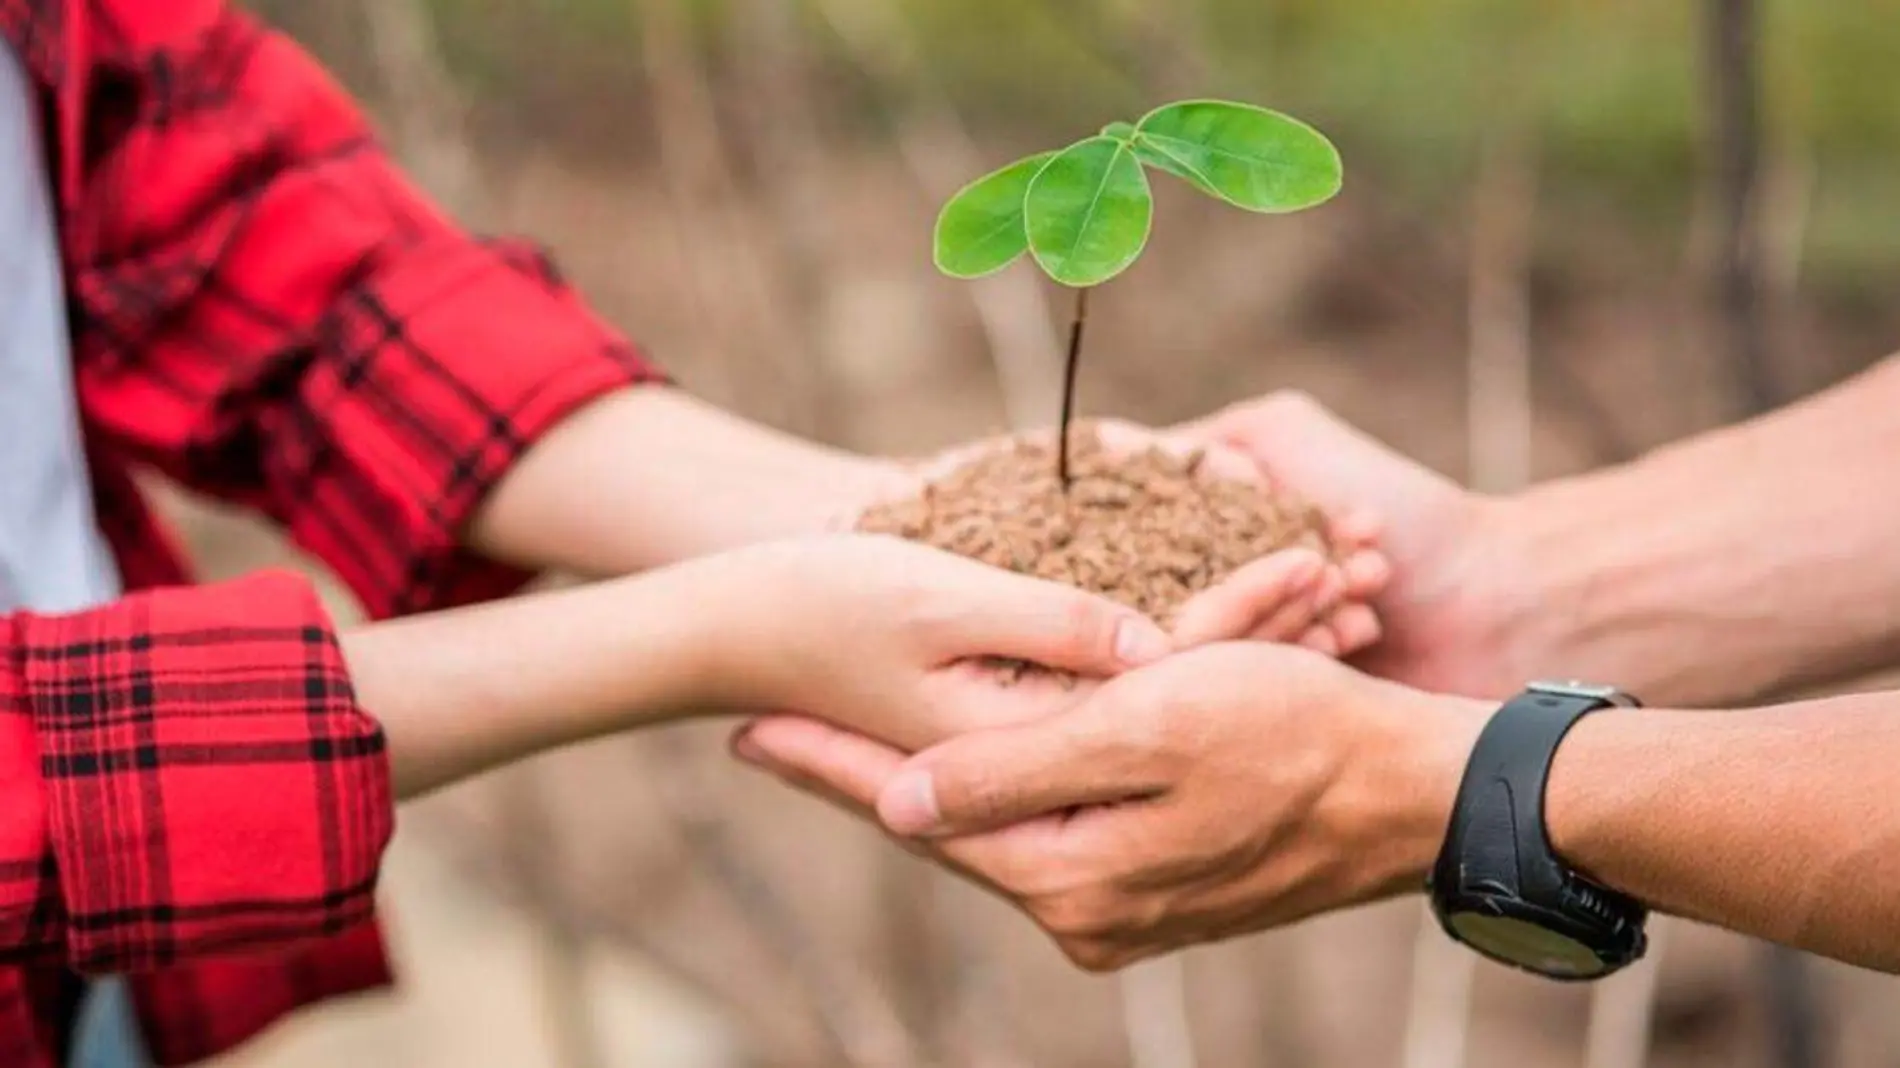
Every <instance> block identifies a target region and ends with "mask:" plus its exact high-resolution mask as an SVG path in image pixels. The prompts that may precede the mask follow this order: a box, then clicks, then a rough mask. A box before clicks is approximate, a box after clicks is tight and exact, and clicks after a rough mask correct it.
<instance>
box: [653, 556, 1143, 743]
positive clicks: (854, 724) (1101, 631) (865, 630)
mask: <svg viewBox="0 0 1900 1068" xmlns="http://www.w3.org/2000/svg"><path fill="white" fill-rule="evenodd" d="M681 570H682V571H688V570H690V571H693V572H695V574H693V575H690V576H688V578H689V579H690V581H688V582H687V583H686V584H685V585H684V586H683V587H682V588H683V589H690V590H692V591H693V599H694V601H695V603H696V604H698V605H700V606H702V608H703V609H704V610H706V611H708V612H709V613H710V615H711V616H712V617H713V619H714V620H716V624H715V625H716V627H717V631H718V633H717V641H716V643H715V644H716V647H717V649H718V653H717V654H716V655H715V656H714V657H713V658H712V659H711V660H709V661H708V665H707V670H705V671H703V672H701V673H700V674H701V676H702V691H703V700H705V701H706V703H708V704H709V705H711V706H714V707H717V708H719V709H721V710H723V711H741V712H762V711H773V710H785V711H796V712H801V713H804V714H807V715H810V716H815V717H819V718H822V719H824V720H826V721H827V722H830V723H834V724H837V725H838V726H840V727H846V728H849V729H851V730H854V731H858V732H860V733H863V734H866V735H869V736H871V737H874V738H879V739H882V740H885V741H888V742H892V743H894V744H898V745H902V746H904V747H906V748H917V747H920V746H923V745H928V744H931V743H934V742H937V741H940V740H942V739H944V738H946V737H949V736H951V735H953V734H957V733H961V732H964V731H969V730H972V729H977V728H982V727H989V726H995V725H998V724H1005V723H1015V722H1021V721H1023V720H1027V719H1033V718H1036V717H1038V716H1043V715H1048V714H1050V713H1053V712H1055V711H1058V710H1060V709H1061V708H1064V707H1067V706H1068V705H1070V704H1072V703H1074V702H1075V701H1076V700H1078V699H1080V697H1081V696H1083V695H1084V694H1085V693H1086V692H1087V689H1088V682H1087V680H1092V679H1101V678H1105V677H1108V676H1112V675H1114V674H1117V673H1118V672H1120V671H1123V670H1125V669H1127V668H1131V667H1135V666H1138V665H1141V664H1144V663H1148V662H1151V661H1153V660H1156V659H1159V658H1160V657H1162V656H1165V655H1166V654H1167V653H1168V652H1169V651H1170V649H1171V645H1170V643H1169V641H1168V638H1167V635H1166V634H1164V633H1163V632H1162V631H1161V629H1160V627H1159V626H1157V625H1156V624H1155V623H1154V622H1152V621H1151V620H1148V619H1146V618H1145V617H1143V616H1141V615H1140V614H1139V613H1137V612H1135V611H1134V610H1132V609H1129V608H1125V607H1123V606H1121V605H1118V604H1115V603H1114V602H1112V601H1109V600H1108V599H1106V598H1103V597H1098V596H1095V595H1093V594H1088V593H1084V592H1082V591H1080V590H1076V589H1072V588H1070V587H1067V586H1061V585H1057V584H1055V583H1051V582H1044V581H1040V580H1036V579H1031V578H1026V577H1023V576H1020V575H1015V574H1011V573H1010V572H1007V571H1003V570H1000V569H997V568H993V567H990V566H988V565H986V564H980V563H976V562H975V561H971V560H965V559H963V558H960V557H957V556H953V555H951V554H949V553H945V552H940V551H938V550H935V549H930V548H926V547H923V546H920V545H914V544H910V543H907V542H903V541H900V540H898V539H895V538H888V537H881V536H873V535H839V536H832V537H824V538H815V539H806V540H800V541H788V542H782V543H776V544H767V545H762V546H757V547H754V548H751V549H743V550H738V551H735V552H729V553H725V554H722V555H719V556H714V557H707V558H704V559H702V560H699V561H695V562H693V563H690V564H686V565H683V566H682V569H681ZM996 661H1019V662H1028V663H1033V664H1036V665H1040V666H1042V667H1047V668H1053V669H1056V670H1058V671H1060V672H1063V673H1066V675H1068V676H1070V677H1072V678H1074V679H1076V680H1079V681H1075V682H1067V683H1059V682H1057V681H1056V680H1055V679H1054V678H1053V677H1050V676H1048V675H1046V674H1044V675H1037V674H1030V675H1025V676H1023V677H1022V678H1020V679H1018V680H1016V681H1014V682H1013V683H1011V684H1009V685H1003V684H1002V683H1001V681H1000V680H999V678H998V674H997V672H996V670H994V666H993V665H994V663H995V662H996Z"/></svg>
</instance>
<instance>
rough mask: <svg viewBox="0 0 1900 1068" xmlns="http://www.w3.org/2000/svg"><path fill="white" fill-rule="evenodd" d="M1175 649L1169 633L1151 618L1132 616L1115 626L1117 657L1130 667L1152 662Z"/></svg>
mask: <svg viewBox="0 0 1900 1068" xmlns="http://www.w3.org/2000/svg"><path fill="white" fill-rule="evenodd" d="M1173 651H1174V647H1173V643H1171V642H1170V641H1168V635H1167V633H1166V632H1164V631H1163V630H1162V629H1161V628H1160V627H1158V626H1156V625H1155V624H1154V623H1153V622H1151V621H1149V620H1146V619H1142V618H1140V617H1138V616H1130V617H1128V618H1126V619H1124V620H1122V621H1121V622H1120V623H1119V624H1117V625H1116V627H1115V658H1116V659H1118V660H1120V661H1121V662H1122V663H1124V664H1127V665H1128V666H1130V667H1141V666H1142V665H1143V664H1152V663H1154V662H1155V661H1157V660H1160V659H1161V658H1163V657H1165V656H1167V655H1168V654H1169V653H1171V652H1173Z"/></svg>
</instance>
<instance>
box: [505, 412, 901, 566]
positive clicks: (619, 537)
mask: <svg viewBox="0 0 1900 1068" xmlns="http://www.w3.org/2000/svg"><path fill="white" fill-rule="evenodd" d="M902 477H903V476H902V474H901V473H900V472H899V470H898V469H897V467H896V465H894V464H891V463H889V462H886V461H882V460H875V459H870V458H867V457H863V456H859V455H856V454H852V453H847V452H843V451H840V450H836V449H830V448H826V447H824V446H821V445H816V444H813V443H811V442H808V441H803V440H800V439H798V438H795V437H792V436H790V435H787V434H781V433H779V432H777V431H774V430H771V429H768V428H766V427H762V426H759V425H758V424H756V423H750V422H747V421H745V420H743V419H740V418H739V417H737V416H734V415H731V414H729V413H726V412H722V411H720V410H719V409H717V408H714V407H712V406H711V405H708V404H705V403H703V402H700V401H698V400H695V399H694V398H692V397H690V396H688V395H686V394H684V393H682V392H680V391H678V390H675V389H670V388H666V387H642V388H635V389H629V390H624V391H621V392H619V393H616V394H613V395H610V396H608V397H605V398H603V399H601V400H600V401H597V402H595V403H594V404H592V405H590V406H589V407H588V408H586V409H584V410H582V411H580V412H578V413H576V414H575V415H574V416H572V417H571V418H569V419H568V420H567V421H566V422H564V423H563V424H562V425H561V426H559V427H557V428H555V430H554V431H552V432H551V433H550V434H548V436H547V437H546V438H544V439H543V440H542V441H540V442H539V443H537V444H536V445H535V446H534V447H533V448H532V449H531V450H529V452H528V453H527V455H526V456H525V457H523V458H522V460H521V462H520V463H518V464H517V465H516V466H515V468H514V469H513V470H512V471H511V472H509V474H508V475H506V476H505V477H504V478H503V479H502V480H501V482H500V483H499V484H498V485H497V486H496V488H495V490H494V492H493V493H492V494H491V495H490V496H489V498H488V500H487V502H486V503H485V504H484V506H483V507H482V509H481V510H480V511H479V512H478V513H477V514H476V516H475V519H474V522H473V523H472V524H471V526H470V528H469V531H468V536H467V540H468V541H469V543H470V544H471V546H472V547H474V548H476V549H478V550H481V551H482V552H484V553H487V554H488V555H491V556H494V557H496V558H497V559H501V560H505V561H508V562H510V563H514V564H519V565H522V566H526V567H530V568H536V569H539V568H562V569H566V570H570V571H576V572H580V573H583V574H595V575H610V574H625V573H627V572H631V571H639V570H643V569H646V568H649V567H655V566H658V565H661V564H666V563H672V562H675V561H679V560H684V559H687V558H690V557H693V556H698V555H702V554H705V553H709V552H716V551H719V550H721V549H729V548H735V547H738V546H742V545H748V544H753V543H756V542H760V541H766V540H771V539H774V538H782V537H795V536H801V535H808V534H816V533H821V532H826V531H835V530H840V529H844V528H846V527H848V526H849V525H850V524H851V522H852V521H854V520H855V519H856V518H857V514H858V513H859V512H860V511H861V510H862V509H863V508H864V507H865V506H866V505H868V504H869V503H871V501H872V500H874V499H876V498H878V497H880V496H882V495H884V494H885V493H887V492H890V491H891V490H892V489H893V488H894V487H895V486H896V485H898V484H899V480H901V479H902Z"/></svg>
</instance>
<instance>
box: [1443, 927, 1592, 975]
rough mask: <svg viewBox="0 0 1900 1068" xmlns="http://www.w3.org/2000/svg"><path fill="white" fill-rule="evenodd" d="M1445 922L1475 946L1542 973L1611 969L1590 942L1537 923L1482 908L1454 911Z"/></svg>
mask: <svg viewBox="0 0 1900 1068" xmlns="http://www.w3.org/2000/svg"><path fill="white" fill-rule="evenodd" d="M1446 922H1447V923H1448V924H1449V925H1450V927H1451V929H1452V931H1453V933H1455V934H1456V935H1457V936H1458V937H1459V938H1460V939H1462V940H1463V941H1464V942H1465V944H1466V945H1469V946H1470V947H1471V948H1472V949H1475V950H1477V951H1478V952H1480V953H1483V954H1485V955H1486V956H1489V957H1494V958H1496V959H1498V960H1501V961H1504V962H1506V963H1509V964H1515V965H1517V966H1518V967H1520V968H1528V969H1530V970H1531V971H1534V972H1538V973H1539V974H1542V975H1549V976H1555V977H1560V978H1569V979H1584V978H1588V977H1590V976H1593V975H1601V974H1604V973H1606V972H1608V971H1609V968H1608V966H1607V965H1605V964H1604V963H1603V960H1602V958H1600V957H1598V956H1597V954H1596V952H1595V951H1594V950H1592V949H1591V948H1590V947H1589V946H1586V945H1584V944H1583V943H1582V942H1579V941H1577V940H1576V939H1574V938H1568V937H1566V936H1564V935H1561V934H1558V933H1557V932H1555V931H1552V930H1550V929H1549V928H1545V927H1539V926H1537V925H1536V924H1534V923H1526V922H1525V921H1523V920H1514V919H1511V918H1510V917H1508V916H1493V915H1488V914H1486V913H1480V912H1458V913H1453V914H1452V915H1451V916H1449V917H1447V919H1446Z"/></svg>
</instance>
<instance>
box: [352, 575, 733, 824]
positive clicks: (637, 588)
mask: <svg viewBox="0 0 1900 1068" xmlns="http://www.w3.org/2000/svg"><path fill="white" fill-rule="evenodd" d="M692 583H693V578H692V575H691V574H690V573H687V572H684V571H682V570H681V569H666V570H661V571H658V572H655V573H654V574H651V575H647V576H642V577H639V578H635V579H621V580H616V581H613V582H608V583H602V584H599V585H594V586H587V587H580V588H576V589H571V590H563V591H560V592H556V593H547V594H540V595H536V596H531V597H521V598H515V599H512V600H508V601H503V602H498V603H495V604H491V605H483V606H480V607H475V608H465V609H460V610H456V611H452V612H445V613H439V614H436V615H429V616H417V617H413V618H410V619H405V620H399V621H396V622H390V623H379V624H374V625H371V626H367V627H364V628H362V629H359V630H356V631H352V632H349V633H346V634H344V635H343V636H342V639H341V642H342V646H343V653H344V658H345V660H346V661H347V663H348V665H349V669H350V677H351V680H352V684H353V685H354V687H355V689H356V696H357V701H358V703H359V704H361V705H362V707H364V708H365V709H367V710H369V712H370V713H371V714H372V715H374V716H375V717H376V719H377V720H378V721H379V722H380V723H381V724H382V727H383V730H384V733H385V735H386V737H387V738H388V746H389V753H390V763H391V771H392V775H393V777H394V782H395V790H396V793H397V795H398V797H401V798H410V797H414V796H417V795H419V794H423V793H427V792H429V791H431V790H434V789H436V788H438V787H440V786H444V785H447V784H449V783H452V782H455V781H457V780H460V779H463V778H467V777H469V776H471V775H474V774H477V773H479V772H482V771H486V770H489V769H491V768H495V767H498V766H500V765H503V764H506V763H510V762H512V761H514V760H518V759H521V758H523V757H527V756H530V755H533V754H536V753H540V752H543V751H545V750H549V749H553V748H556V747H559V746H563V745H568V744H571V743H575V742H580V741H585V740H587V739H591V738H595V737H599V736H602V735H605V734H609V733H613V732H616V731H622V730H629V729H633V728H637V727H642V726H649V725H652V724H656V723H661V722H665V721H668V720H671V719H676V718H680V717H682V716H685V715H688V714H691V713H693V712H695V711H700V710H703V707H704V704H703V703H704V702H706V701H707V700H709V699H710V697H711V692H712V687H711V685H710V681H711V678H712V676H713V674H714V673H715V672H717V671H718V670H719V669H718V667H717V665H715V664H714V662H713V657H712V655H711V650H713V649H714V648H715V645H716V642H717V635H716V633H715V632H714V626H713V624H712V622H711V621H710V620H709V618H708V615H707V613H706V612H705V611H703V607H704V606H703V605H699V606H696V605H695V600H696V597H695V590H694V589H693V588H692Z"/></svg>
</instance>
